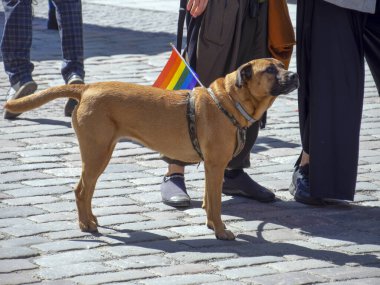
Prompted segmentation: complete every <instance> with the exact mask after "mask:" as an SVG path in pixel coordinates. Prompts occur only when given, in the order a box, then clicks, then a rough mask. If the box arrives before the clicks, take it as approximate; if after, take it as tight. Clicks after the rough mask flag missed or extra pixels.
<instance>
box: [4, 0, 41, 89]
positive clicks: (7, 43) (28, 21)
mask: <svg viewBox="0 0 380 285" xmlns="http://www.w3.org/2000/svg"><path fill="white" fill-rule="evenodd" d="M3 6H4V14H5V25H4V32H3V37H2V40H1V53H2V56H3V62H4V69H5V72H6V73H7V74H8V76H9V81H10V83H11V85H15V84H16V83H18V82H21V84H22V83H25V82H28V81H31V80H32V71H33V69H34V66H33V64H32V63H31V62H30V48H31V46H32V1H31V0H23V1H16V2H15V1H10V0H3Z"/></svg>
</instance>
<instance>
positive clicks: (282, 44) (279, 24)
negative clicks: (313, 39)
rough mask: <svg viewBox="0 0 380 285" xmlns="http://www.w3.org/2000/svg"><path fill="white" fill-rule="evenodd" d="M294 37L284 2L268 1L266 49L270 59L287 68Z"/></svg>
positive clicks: (281, 0)
mask: <svg viewBox="0 0 380 285" xmlns="http://www.w3.org/2000/svg"><path fill="white" fill-rule="evenodd" d="M295 43H296V40H295V35H294V29H293V25H292V22H291V20H290V16H289V10H288V5H287V3H286V1H285V0H268V49H269V52H270V53H271V55H272V57H274V58H276V59H278V60H280V61H282V62H283V63H284V65H285V66H286V68H288V67H289V62H290V58H291V56H292V52H293V46H294V45H295Z"/></svg>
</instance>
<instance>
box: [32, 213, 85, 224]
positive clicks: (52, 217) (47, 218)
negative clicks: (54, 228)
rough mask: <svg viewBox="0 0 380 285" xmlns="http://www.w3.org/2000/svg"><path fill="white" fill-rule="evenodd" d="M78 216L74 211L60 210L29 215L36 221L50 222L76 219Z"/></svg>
mask: <svg viewBox="0 0 380 285" xmlns="http://www.w3.org/2000/svg"><path fill="white" fill-rule="evenodd" d="M77 216H78V215H77V213H74V212H68V213H66V212H60V213H49V214H43V215H36V216H32V217H29V220H31V221H34V222H36V223H48V222H55V221H76V219H77Z"/></svg>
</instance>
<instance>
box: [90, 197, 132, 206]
mask: <svg viewBox="0 0 380 285" xmlns="http://www.w3.org/2000/svg"><path fill="white" fill-rule="evenodd" d="M133 204H135V202H134V201H133V200H132V199H130V198H127V197H100V198H94V199H92V205H93V206H94V207H108V206H123V205H133Z"/></svg>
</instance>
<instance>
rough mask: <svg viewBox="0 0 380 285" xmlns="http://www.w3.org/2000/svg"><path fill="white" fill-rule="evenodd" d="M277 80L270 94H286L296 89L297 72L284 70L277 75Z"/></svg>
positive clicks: (297, 84)
mask: <svg viewBox="0 0 380 285" xmlns="http://www.w3.org/2000/svg"><path fill="white" fill-rule="evenodd" d="M276 79H277V81H276V83H275V84H274V85H273V87H272V91H271V95H272V96H278V95H280V94H288V93H290V92H292V91H294V90H296V89H297V88H298V86H299V79H298V74H297V73H295V72H292V71H286V72H284V73H282V74H278V75H277V78H276Z"/></svg>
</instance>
